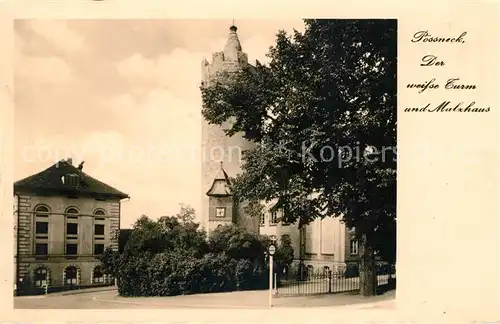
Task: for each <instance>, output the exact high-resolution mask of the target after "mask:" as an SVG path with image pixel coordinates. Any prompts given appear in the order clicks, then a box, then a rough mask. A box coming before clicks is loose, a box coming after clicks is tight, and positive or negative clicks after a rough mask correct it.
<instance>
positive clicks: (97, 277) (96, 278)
mask: <svg viewBox="0 0 500 324" xmlns="http://www.w3.org/2000/svg"><path fill="white" fill-rule="evenodd" d="M104 277H105V275H104V272H103V271H102V267H101V266H95V267H94V270H93V275H92V282H93V283H104V282H105V280H104V279H105V278H104Z"/></svg>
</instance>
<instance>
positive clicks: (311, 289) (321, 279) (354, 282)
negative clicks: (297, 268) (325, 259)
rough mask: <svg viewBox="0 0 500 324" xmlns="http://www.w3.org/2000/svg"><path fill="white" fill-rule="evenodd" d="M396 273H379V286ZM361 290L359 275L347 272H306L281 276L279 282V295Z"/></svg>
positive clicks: (277, 292)
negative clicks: (299, 274) (350, 274)
mask: <svg viewBox="0 0 500 324" xmlns="http://www.w3.org/2000/svg"><path fill="white" fill-rule="evenodd" d="M390 278H395V275H394V274H379V275H377V278H376V280H377V286H384V285H387V284H389V283H390ZM357 290H359V276H346V273H345V272H332V271H324V272H319V273H306V274H302V276H292V277H289V278H286V279H284V278H280V279H279V280H278V282H277V287H276V295H277V296H299V295H318V294H333V293H341V292H352V291H357Z"/></svg>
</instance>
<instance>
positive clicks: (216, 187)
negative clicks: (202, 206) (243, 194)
mask: <svg viewBox="0 0 500 324" xmlns="http://www.w3.org/2000/svg"><path fill="white" fill-rule="evenodd" d="M230 184H231V181H230V180H229V176H228V175H227V173H226V171H224V168H223V167H222V161H221V162H220V169H219V172H218V173H217V175H216V176H215V178H214V181H213V182H212V186H211V187H210V189H209V190H208V192H207V195H208V196H230V195H231V191H230V190H229V185H230Z"/></svg>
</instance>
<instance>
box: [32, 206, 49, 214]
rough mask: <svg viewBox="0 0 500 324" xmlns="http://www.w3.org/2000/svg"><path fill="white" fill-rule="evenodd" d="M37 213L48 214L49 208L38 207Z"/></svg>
mask: <svg viewBox="0 0 500 324" xmlns="http://www.w3.org/2000/svg"><path fill="white" fill-rule="evenodd" d="M35 211H36V212H37V213H48V212H49V209H48V208H47V206H38V207H36V209H35Z"/></svg>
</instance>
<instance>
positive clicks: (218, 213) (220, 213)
mask: <svg viewBox="0 0 500 324" xmlns="http://www.w3.org/2000/svg"><path fill="white" fill-rule="evenodd" d="M215 216H216V217H225V216H226V208H225V207H217V209H216V214H215Z"/></svg>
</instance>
